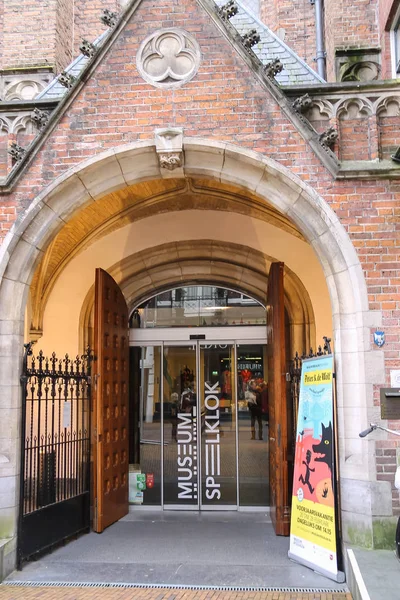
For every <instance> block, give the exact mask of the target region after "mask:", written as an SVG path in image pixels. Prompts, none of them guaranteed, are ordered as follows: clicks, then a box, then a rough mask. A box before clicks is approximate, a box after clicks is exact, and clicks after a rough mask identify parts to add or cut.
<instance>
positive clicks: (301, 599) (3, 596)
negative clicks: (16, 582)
mask: <svg viewBox="0 0 400 600" xmlns="http://www.w3.org/2000/svg"><path fill="white" fill-rule="evenodd" d="M39 598H40V600H351V595H350V594H345V593H343V594H341V593H332V594H330V593H327V594H325V593H321V594H319V593H315V594H303V593H301V592H286V593H285V592H236V591H215V590H198V591H193V590H182V589H162V588H158V589H148V588H147V589H137V588H130V589H121V588H114V589H99V588H94V589H93V588H86V589H82V588H54V587H53V588H43V587H31V588H26V587H24V588H22V587H10V586H0V600H39Z"/></svg>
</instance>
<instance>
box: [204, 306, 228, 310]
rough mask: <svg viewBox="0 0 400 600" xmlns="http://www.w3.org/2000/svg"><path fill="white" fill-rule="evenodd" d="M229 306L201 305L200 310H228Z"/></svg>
mask: <svg viewBox="0 0 400 600" xmlns="http://www.w3.org/2000/svg"><path fill="white" fill-rule="evenodd" d="M228 308H230V307H229V306H202V310H228Z"/></svg>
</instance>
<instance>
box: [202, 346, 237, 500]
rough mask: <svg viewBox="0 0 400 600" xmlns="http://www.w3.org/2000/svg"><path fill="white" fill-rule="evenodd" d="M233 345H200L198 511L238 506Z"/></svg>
mask: <svg viewBox="0 0 400 600" xmlns="http://www.w3.org/2000/svg"><path fill="white" fill-rule="evenodd" d="M234 367H235V359H234V345H233V344H212V345H209V344H208V345H203V344H201V345H200V352H199V400H200V402H199V415H200V417H199V419H200V424H201V427H200V431H201V433H200V456H201V508H203V509H214V510H222V509H224V508H226V509H230V510H232V508H236V507H237V452H236V447H237V435H236V422H237V416H236V401H235V398H236V393H235V378H234Z"/></svg>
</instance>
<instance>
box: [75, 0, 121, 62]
mask: <svg viewBox="0 0 400 600" xmlns="http://www.w3.org/2000/svg"><path fill="white" fill-rule="evenodd" d="M67 1H68V0H67ZM122 4H123V5H124V2H122ZM105 8H108V10H111V11H112V12H117V13H120V12H121V10H122V7H121V1H120V0H77V1H76V8H75V15H74V33H73V35H74V39H73V47H74V56H78V54H80V52H79V45H80V43H81V41H82V39H87V40H89V42H93V41H94V40H95V39H96V38H97V37H98V36H99V35H100V33H101V32H102V31H104V30H105V29H106V27H105V25H103V23H102V22H101V21H100V17H101V15H102V13H103V10H104V9H105Z"/></svg>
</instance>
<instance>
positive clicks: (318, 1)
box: [311, 0, 326, 80]
mask: <svg viewBox="0 0 400 600" xmlns="http://www.w3.org/2000/svg"><path fill="white" fill-rule="evenodd" d="M311 4H314V5H315V34H316V41H317V56H316V58H315V60H316V62H317V71H318V75H320V76H321V77H322V79H325V80H326V70H325V57H326V52H325V45H324V11H323V0H311Z"/></svg>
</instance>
